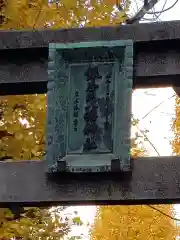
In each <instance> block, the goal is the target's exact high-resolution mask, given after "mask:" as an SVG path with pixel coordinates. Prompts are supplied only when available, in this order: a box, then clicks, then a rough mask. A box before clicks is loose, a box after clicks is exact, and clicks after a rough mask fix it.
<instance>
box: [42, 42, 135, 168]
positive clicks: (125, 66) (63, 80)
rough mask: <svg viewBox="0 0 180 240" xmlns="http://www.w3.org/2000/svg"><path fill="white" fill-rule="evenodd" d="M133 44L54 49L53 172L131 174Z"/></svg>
mask: <svg viewBox="0 0 180 240" xmlns="http://www.w3.org/2000/svg"><path fill="white" fill-rule="evenodd" d="M132 77H133V42H132V41H131V40H127V41H121V40H117V41H109V42H107V41H102V42H82V43H68V44H55V43H52V44H50V45H49V65H48V93H47V99H48V100H47V137H46V142H47V143H46V161H47V165H48V172H58V171H61V172H62V171H67V172H105V171H129V170H130V142H131V141H130V127H131V95H132Z"/></svg>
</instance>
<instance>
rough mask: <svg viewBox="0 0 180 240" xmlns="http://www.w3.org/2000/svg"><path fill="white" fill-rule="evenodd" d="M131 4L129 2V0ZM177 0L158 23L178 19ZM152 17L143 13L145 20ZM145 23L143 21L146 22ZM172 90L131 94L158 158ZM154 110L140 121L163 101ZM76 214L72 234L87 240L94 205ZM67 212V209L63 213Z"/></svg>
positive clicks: (179, 209) (166, 142) (166, 150)
mask: <svg viewBox="0 0 180 240" xmlns="http://www.w3.org/2000/svg"><path fill="white" fill-rule="evenodd" d="M132 1H133V0H132ZM174 1H175V0H167V4H166V5H165V8H164V9H166V8H168V7H170V6H171V5H172V4H173V3H174ZM164 4H165V0H160V1H159V2H158V4H156V6H155V11H160V10H162V8H163V6H164ZM137 5H138V6H139V7H140V6H141V5H142V1H141V0H135V1H133V3H132V9H131V13H132V14H133V13H134V12H137ZM179 10H180V0H179V2H178V3H177V4H176V6H175V7H173V8H172V9H171V10H169V11H166V12H165V13H163V14H161V16H160V20H159V21H170V20H180V14H179ZM150 17H151V18H152V15H149V14H146V15H145V18H150ZM146 21H147V20H146ZM173 95H174V91H173V89H172V88H161V89H157V88H155V89H145V90H144V89H141V90H136V91H134V93H133V106H132V112H133V114H134V115H135V117H136V118H138V119H140V120H141V121H140V124H139V127H140V128H141V129H142V130H144V129H148V130H149V133H148V134H147V136H148V139H149V140H150V141H151V142H152V143H153V145H154V146H155V148H156V149H157V151H158V153H159V154H160V155H161V156H168V155H171V154H172V149H171V145H170V140H171V138H172V132H171V123H172V119H173V117H175V111H174V106H175V97H172V96H173ZM163 101H164V103H163V104H161V105H160V106H159V107H158V108H157V109H156V110H154V111H152V113H150V114H149V115H148V116H147V117H145V118H144V119H142V118H143V117H144V116H145V115H146V114H147V113H148V112H149V111H150V110H152V109H153V108H154V107H155V106H157V105H158V104H159V103H161V102H163ZM146 148H147V150H148V152H149V155H150V156H157V153H156V152H155V151H154V149H153V148H152V147H151V146H150V144H149V143H148V142H147V143H146ZM75 208H76V210H77V211H78V214H79V216H80V217H81V218H82V220H83V221H84V222H85V226H82V227H73V228H72V233H71V234H72V235H79V234H81V233H82V234H83V235H82V236H83V240H88V239H89V236H88V231H89V227H87V222H90V226H91V224H92V223H93V219H94V216H95V214H96V207H95V206H90V207H87V206H82V207H70V208H69V211H70V212H72V211H74V209H75ZM175 210H176V217H179V218H180V205H176V208H175ZM67 211H68V210H67Z"/></svg>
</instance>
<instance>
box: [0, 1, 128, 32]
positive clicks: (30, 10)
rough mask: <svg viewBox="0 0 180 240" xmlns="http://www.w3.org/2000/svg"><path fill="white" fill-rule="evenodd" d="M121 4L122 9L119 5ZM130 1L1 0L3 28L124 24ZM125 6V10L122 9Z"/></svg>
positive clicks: (52, 27) (0, 27)
mask: <svg viewBox="0 0 180 240" xmlns="http://www.w3.org/2000/svg"><path fill="white" fill-rule="evenodd" d="M121 5H122V6H123V7H121V11H120V10H119V8H117V6H121ZM129 6H130V1H129V0H126V1H122V0H119V1H118V0H71V1H69V0H59V1H51V0H50V1H48V0H8V1H7V0H1V2H0V16H1V21H0V23H1V26H0V29H39V28H51V29H56V28H72V27H82V26H91V27H93V26H95V27H97V26H104V25H110V24H121V23H122V22H124V21H125V20H126V15H125V13H126V12H127V11H128V10H129ZM122 9H123V10H122Z"/></svg>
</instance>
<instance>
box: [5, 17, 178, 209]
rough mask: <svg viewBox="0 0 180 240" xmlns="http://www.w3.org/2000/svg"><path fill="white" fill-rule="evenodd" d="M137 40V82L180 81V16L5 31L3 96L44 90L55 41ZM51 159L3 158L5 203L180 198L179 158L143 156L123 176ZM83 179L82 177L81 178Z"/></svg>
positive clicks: (136, 84) (162, 83)
mask: <svg viewBox="0 0 180 240" xmlns="http://www.w3.org/2000/svg"><path fill="white" fill-rule="evenodd" d="M127 39H131V40H132V41H133V47H134V71H133V87H134V88H142V87H155V86H156V87H160V86H161V87H162V86H180V83H179V78H180V67H179V64H180V21H173V22H164V23H163V22H162V23H148V24H139V25H135V26H131V25H127V26H118V27H102V28H83V29H82V28H81V29H68V30H66V29H62V30H56V31H55V30H42V31H9V32H7V31H2V32H0V73H1V74H0V84H1V87H0V94H1V95H10V94H14V95H15V94H34V93H45V92H46V89H47V63H48V44H49V43H77V42H87V41H91V42H92V41H114V40H127ZM61 174H63V176H64V178H63V180H62V178H61V179H59V177H58V176H57V174H54V175H53V177H54V179H49V178H48V177H47V174H46V162H45V161H42V162H40V161H19V162H17V161H16V162H2V163H0V182H1V186H0V206H1V207H2V206H10V205H12V204H13V203H16V204H23V205H24V206H33V205H36V206H42V205H48V206H50V205H56V204H57V205H73V204H75V205H78V204H122V205H123V204H163V203H170V202H171V203H179V202H180V157H149V158H146V159H144V158H142V157H141V158H137V159H136V160H135V161H132V168H131V171H128V172H126V173H124V174H123V173H122V174H121V178H118V179H116V180H115V178H114V175H115V174H109V173H102V174H99V175H87V174H82V175H78V176H76V177H75V178H74V177H72V176H71V175H67V174H64V173H61ZM79 176H80V177H79Z"/></svg>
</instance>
